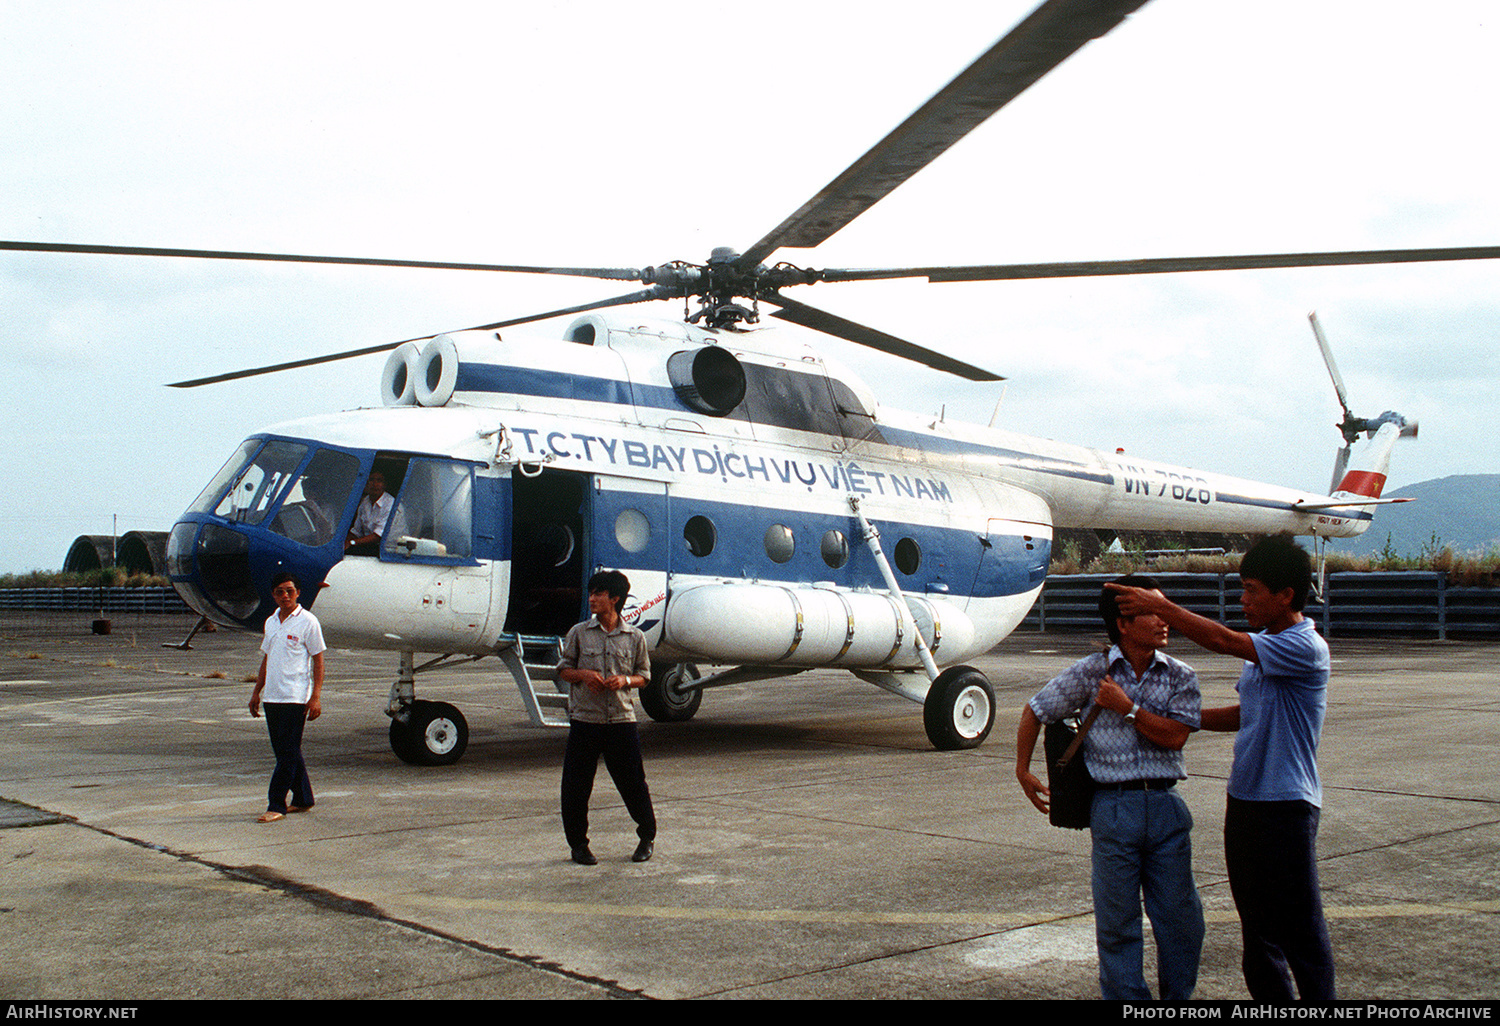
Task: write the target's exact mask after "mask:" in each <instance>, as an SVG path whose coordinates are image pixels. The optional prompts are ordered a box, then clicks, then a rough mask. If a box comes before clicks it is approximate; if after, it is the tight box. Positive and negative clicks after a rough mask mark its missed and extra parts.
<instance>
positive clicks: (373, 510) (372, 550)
mask: <svg viewBox="0 0 1500 1026" xmlns="http://www.w3.org/2000/svg"><path fill="white" fill-rule="evenodd" d="M395 504H396V499H395V497H394V496H392V495H390V494H388V493H387V492H386V490H385V475H384V474H382V473H381V472H380V471H378V470H372V471H370V478H369V480H368V481H366V482H365V494H364V498H362V499H360V500H359V511H358V512H356V513H355V514H354V525H353V526H352V527H350V528H349V536H348V538H346V539H345V541H344V552H345V554H347V555H350V556H373V555H376V554H377V551H378V549H379V547H380V536H381V535H382V534H384V533H385V522H386V519H387V518H388V517H389V516H390V515H391V507H392V506H394V505H395Z"/></svg>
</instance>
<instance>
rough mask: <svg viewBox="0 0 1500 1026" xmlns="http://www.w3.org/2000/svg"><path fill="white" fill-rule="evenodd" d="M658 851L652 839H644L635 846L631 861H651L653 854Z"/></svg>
mask: <svg viewBox="0 0 1500 1026" xmlns="http://www.w3.org/2000/svg"><path fill="white" fill-rule="evenodd" d="M655 851H656V844H655V843H654V842H652V841H642V842H641V843H640V844H638V845H636V846H635V854H633V855H631V856H630V861H631V862H649V861H650V860H651V855H652V853H654V852H655Z"/></svg>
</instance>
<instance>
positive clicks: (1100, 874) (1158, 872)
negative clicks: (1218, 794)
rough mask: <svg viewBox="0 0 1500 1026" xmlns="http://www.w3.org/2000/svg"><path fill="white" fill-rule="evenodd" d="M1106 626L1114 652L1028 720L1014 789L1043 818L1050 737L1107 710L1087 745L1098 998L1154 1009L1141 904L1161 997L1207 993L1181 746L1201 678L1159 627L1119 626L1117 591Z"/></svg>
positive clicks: (1074, 677) (1075, 669)
mask: <svg viewBox="0 0 1500 1026" xmlns="http://www.w3.org/2000/svg"><path fill="white" fill-rule="evenodd" d="M1114 583H1116V584H1125V585H1130V586H1133V587H1137V588H1144V589H1148V590H1152V591H1154V590H1156V582H1155V581H1153V580H1152V579H1151V578H1149V577H1143V576H1138V575H1132V576H1129V577H1122V578H1120V579H1119V580H1118V581H1116V582H1114ZM1099 615H1100V616H1101V617H1102V618H1103V620H1104V626H1105V628H1106V629H1107V630H1108V631H1109V638H1110V641H1111V642H1112V643H1113V644H1112V645H1111V646H1110V648H1109V651H1108V652H1105V653H1101V654H1099V655H1092V656H1089V657H1087V658H1085V659H1080V660H1079V661H1078V662H1076V663H1074V664H1073V665H1072V666H1070V667H1069V668H1068V669H1067V670H1065V671H1063V672H1062V673H1061V674H1059V675H1058V676H1057V677H1055V678H1053V679H1052V680H1051V681H1050V682H1049V683H1048V684H1047V686H1046V687H1044V688H1043V689H1042V690H1041V691H1039V692H1037V694H1036V696H1035V697H1033V698H1032V699H1031V701H1030V702H1029V703H1027V705H1026V706H1025V707H1024V708H1023V709H1022V710H1021V725H1020V729H1019V730H1018V731H1017V733H1016V778H1017V779H1018V780H1019V781H1020V783H1021V789H1022V790H1023V791H1024V792H1026V797H1027V798H1029V799H1030V800H1031V804H1033V805H1035V806H1036V807H1037V808H1038V809H1039V810H1040V811H1041V812H1043V813H1046V812H1047V808H1048V791H1047V788H1046V787H1045V786H1044V785H1043V784H1042V782H1041V781H1040V780H1038V779H1037V777H1036V776H1035V775H1033V774H1032V772H1031V755H1032V751H1033V750H1034V749H1035V747H1036V739H1037V735H1038V734H1039V733H1040V732H1041V725H1042V724H1043V723H1053V722H1055V721H1057V720H1060V719H1063V718H1064V717H1067V716H1071V715H1073V714H1074V713H1075V712H1082V713H1084V714H1086V713H1087V711H1088V708H1089V707H1090V706H1091V705H1094V704H1096V703H1097V704H1098V705H1099V706H1100V709H1101V711H1100V714H1099V716H1098V718H1097V719H1096V720H1095V721H1094V724H1093V727H1092V729H1090V731H1089V733H1088V735H1087V736H1086V737H1085V738H1084V742H1083V759H1084V764H1085V765H1086V766H1087V767H1088V770H1089V773H1090V774H1091V775H1092V776H1093V778H1094V780H1095V782H1096V783H1097V785H1098V787H1097V790H1096V791H1095V793H1094V802H1093V808H1092V811H1091V814H1090V817H1089V830H1090V833H1091V834H1092V835H1093V892H1094V925H1095V932H1096V939H1097V942H1098V948H1099V989H1100V991H1101V992H1102V993H1103V996H1104V997H1105V998H1106V999H1108V1000H1149V999H1150V997H1151V991H1150V989H1149V988H1148V987H1147V986H1146V977H1145V972H1144V969H1143V961H1144V960H1143V947H1144V945H1143V935H1142V930H1141V898H1142V895H1144V897H1145V905H1146V914H1147V915H1149V916H1150V917H1151V930H1152V933H1153V934H1154V935H1155V937H1156V946H1157V984H1158V987H1159V989H1160V992H1161V997H1162V999H1163V1000H1169V1001H1185V1000H1187V999H1188V998H1191V997H1192V996H1193V988H1194V987H1195V986H1196V985H1197V982H1198V959H1199V956H1200V954H1201V953H1202V950H1203V905H1202V902H1201V901H1199V899H1198V889H1197V887H1196V886H1194V884H1193V867H1192V857H1193V849H1192V837H1191V834H1192V829H1193V817H1192V816H1191V815H1190V814H1189V813H1188V809H1187V805H1186V804H1184V803H1183V801H1182V799H1181V798H1180V797H1179V796H1178V794H1177V792H1176V791H1175V790H1174V786H1175V785H1176V783H1177V781H1179V780H1184V779H1186V777H1187V773H1186V772H1185V770H1184V769H1183V760H1182V746H1183V744H1184V743H1185V742H1186V741H1187V738H1188V734H1190V733H1191V732H1192V731H1194V730H1197V729H1198V727H1199V720H1200V716H1201V711H1202V700H1201V698H1200V696H1199V693H1198V676H1197V674H1195V673H1194V672H1193V670H1192V667H1190V666H1187V665H1186V664H1184V663H1180V662H1178V661H1177V660H1176V659H1173V658H1172V657H1170V656H1167V655H1163V654H1162V653H1161V652H1160V651H1159V650H1160V649H1161V648H1162V647H1164V646H1165V645H1166V643H1167V626H1166V624H1165V623H1164V622H1163V621H1162V619H1161V618H1160V617H1158V616H1154V615H1151V614H1145V615H1139V616H1123V615H1121V613H1120V611H1119V609H1118V607H1117V606H1116V603H1115V593H1114V592H1113V591H1110V590H1109V589H1108V588H1104V589H1103V590H1102V594H1101V595H1100V596H1099Z"/></svg>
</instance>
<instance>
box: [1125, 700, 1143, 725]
mask: <svg viewBox="0 0 1500 1026" xmlns="http://www.w3.org/2000/svg"><path fill="white" fill-rule="evenodd" d="M1140 711H1141V703H1139V702H1134V703H1132V704H1131V706H1130V711H1129V712H1128V713H1126V714H1125V719H1127V720H1128V721H1130V722H1131V723H1134V722H1135V714H1136V713H1138V712H1140Z"/></svg>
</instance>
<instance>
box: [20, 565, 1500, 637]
mask: <svg viewBox="0 0 1500 1026" xmlns="http://www.w3.org/2000/svg"><path fill="white" fill-rule="evenodd" d="M1113 576H1114V575H1111V574H1077V575H1071V576H1066V577H1049V578H1047V583H1046V585H1045V586H1044V587H1043V588H1042V594H1041V597H1040V598H1039V599H1037V602H1036V604H1035V605H1034V606H1032V607H1031V612H1029V613H1028V614H1027V615H1026V619H1025V621H1024V622H1023V624H1022V626H1023V627H1024V628H1029V629H1031V630H1037V631H1076V630H1089V631H1094V630H1100V629H1101V627H1100V624H1099V588H1100V586H1101V585H1102V584H1103V583H1104V582H1105V581H1108V580H1111V579H1113ZM1155 577H1156V580H1157V581H1158V582H1159V583H1160V584H1161V587H1162V590H1163V591H1165V592H1166V593H1167V595H1168V596H1170V597H1171V599H1172V600H1173V601H1174V602H1176V603H1178V604H1179V605H1182V606H1184V607H1186V608H1188V609H1191V610H1192V611H1193V612H1195V613H1201V614H1202V615H1204V616H1207V617H1210V618H1212V619H1215V620H1220V621H1222V622H1224V623H1227V624H1228V625H1229V626H1231V627H1234V628H1235V629H1237V630H1245V629H1246V627H1247V625H1246V623H1245V618H1244V616H1242V615H1241V613H1240V578H1239V575H1238V574H1156V575H1155ZM1325 598H1326V601H1325V602H1318V603H1311V602H1310V603H1308V607H1307V614H1308V615H1309V616H1311V617H1312V618H1313V619H1315V620H1317V621H1318V626H1319V627H1320V628H1321V629H1322V632H1323V634H1324V636H1326V637H1335V636H1350V635H1358V634H1367V635H1370V634H1402V635H1418V636H1426V637H1436V638H1447V637H1448V636H1449V635H1464V636H1469V635H1500V588H1477V587H1458V586H1454V585H1450V584H1449V583H1448V575H1447V574H1445V573H1442V572H1437V571H1425V570H1416V571H1405V572H1399V573H1338V574H1329V575H1328V584H1327V595H1326V596H1325ZM0 610H35V611H45V610H58V611H65V612H67V611H71V612H100V611H102V612H104V613H106V614H119V613H190V612H192V610H190V609H189V608H188V607H187V605H186V604H185V603H184V602H183V601H182V599H181V598H180V597H178V595H177V592H175V591H173V590H172V589H171V588H0Z"/></svg>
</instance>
